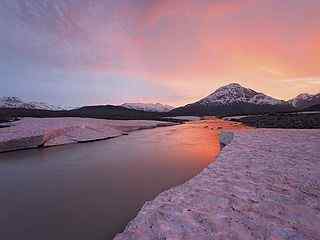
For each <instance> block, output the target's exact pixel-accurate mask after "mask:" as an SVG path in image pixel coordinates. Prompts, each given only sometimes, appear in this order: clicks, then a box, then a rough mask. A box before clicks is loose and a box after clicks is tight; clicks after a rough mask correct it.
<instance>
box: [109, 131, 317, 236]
mask: <svg viewBox="0 0 320 240" xmlns="http://www.w3.org/2000/svg"><path fill="white" fill-rule="evenodd" d="M319 146H320V131H319V130H293V129H292V130H284V129H254V130H250V131H240V132H236V133H234V138H233V141H232V142H231V143H230V144H228V145H227V146H226V147H225V148H224V149H223V150H222V152H221V154H220V155H219V157H218V158H217V160H216V161H215V162H214V163H212V164H210V165H209V167H208V168H206V169H205V170H203V171H202V172H201V173H200V174H199V175H197V176H196V177H194V178H192V179H191V180H189V181H188V182H186V183H185V184H183V185H180V186H177V187H175V188H172V189H170V190H168V191H165V192H163V193H161V194H160V195H158V197H156V198H155V199H154V200H153V201H150V202H147V203H146V204H145V205H144V206H143V208H142V209H141V210H140V212H139V214H138V215H137V217H136V218H135V219H133V220H132V221H131V222H130V223H129V224H128V225H127V227H126V229H125V230H124V232H123V233H121V234H118V235H117V236H116V237H115V238H114V239H115V240H129V239H130V240H132V239H140V240H144V239H145V240H147V239H155V240H156V239H175V240H177V239H183V240H188V239H190V240H191V239H198V240H202V239H205V240H209V239H245V240H249V239H310V240H311V239H320V230H319V228H318V225H319V224H318V223H320V211H319V209H320V181H319V179H320V175H319V173H320V160H319V156H320V148H319Z"/></svg>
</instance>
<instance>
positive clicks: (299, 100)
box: [289, 93, 320, 108]
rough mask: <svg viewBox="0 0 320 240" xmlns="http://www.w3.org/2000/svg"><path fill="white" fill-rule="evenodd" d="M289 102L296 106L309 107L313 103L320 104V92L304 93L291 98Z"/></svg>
mask: <svg viewBox="0 0 320 240" xmlns="http://www.w3.org/2000/svg"><path fill="white" fill-rule="evenodd" d="M289 103H290V104H292V106H294V107H296V108H307V107H311V106H313V105H317V104H320V94H319V93H318V94H315V95H312V94H309V93H302V94H299V95H298V96H296V97H295V98H293V99H291V100H289Z"/></svg>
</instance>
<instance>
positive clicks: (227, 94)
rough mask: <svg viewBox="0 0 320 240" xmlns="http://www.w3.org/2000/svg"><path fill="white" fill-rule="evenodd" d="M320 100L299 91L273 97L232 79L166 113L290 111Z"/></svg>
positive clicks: (234, 113) (212, 113)
mask: <svg viewBox="0 0 320 240" xmlns="http://www.w3.org/2000/svg"><path fill="white" fill-rule="evenodd" d="M317 104H320V94H317V95H310V94H300V95H299V96H297V97H296V98H294V99H291V100H289V101H284V100H279V99H275V98H273V97H270V96H268V95H266V94H264V93H260V92H256V91H254V90H252V89H250V88H245V87H243V86H241V85H240V84H237V83H232V84H229V85H226V86H223V87H221V88H218V89H217V90H216V91H215V92H213V93H212V94H210V95H209V96H207V97H205V98H203V99H201V100H199V101H197V102H195V103H191V104H188V105H186V106H183V107H179V108H175V109H173V110H172V111H170V112H169V113H168V114H169V115H171V116H181V115H197V116H203V115H217V116H226V115H243V114H262V113H270V112H290V111H297V110H299V111H300V110H302V109H304V108H308V107H311V106H313V105H317Z"/></svg>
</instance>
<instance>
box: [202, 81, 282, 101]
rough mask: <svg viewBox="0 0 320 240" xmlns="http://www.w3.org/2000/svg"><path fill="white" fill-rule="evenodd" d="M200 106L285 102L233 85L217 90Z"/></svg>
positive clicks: (204, 99)
mask: <svg viewBox="0 0 320 240" xmlns="http://www.w3.org/2000/svg"><path fill="white" fill-rule="evenodd" d="M199 103H200V104H221V105H222V104H232V103H254V104H269V105H277V104H284V103H285V102H284V101H281V100H278V99H275V98H272V97H270V96H267V95H265V94H263V93H258V92H256V91H254V90H252V89H249V88H245V87H242V86H241V85H240V84H237V83H232V84H229V85H226V86H224V87H221V88H219V89H217V90H216V91H215V92H214V93H212V94H210V95H209V96H207V97H205V98H203V99H201V100H200V101H199Z"/></svg>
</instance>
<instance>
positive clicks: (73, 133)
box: [0, 118, 176, 153]
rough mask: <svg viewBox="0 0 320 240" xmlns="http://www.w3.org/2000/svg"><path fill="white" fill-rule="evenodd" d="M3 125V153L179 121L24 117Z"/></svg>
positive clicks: (0, 134)
mask: <svg viewBox="0 0 320 240" xmlns="http://www.w3.org/2000/svg"><path fill="white" fill-rule="evenodd" d="M1 125H2V126H3V127H4V128H0V153H1V152H7V151H15V150H21V149H30V148H38V147H51V146H58V145H66V144H73V143H82V142H90V141H97V140H104V139H108V138H114V137H119V136H122V135H126V134H128V133H129V132H132V131H136V130H141V129H149V128H155V127H164V126H173V125H176V123H172V122H161V121H151V120H104V119H93V118H23V119H21V120H19V121H14V122H11V123H5V124H1Z"/></svg>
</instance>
